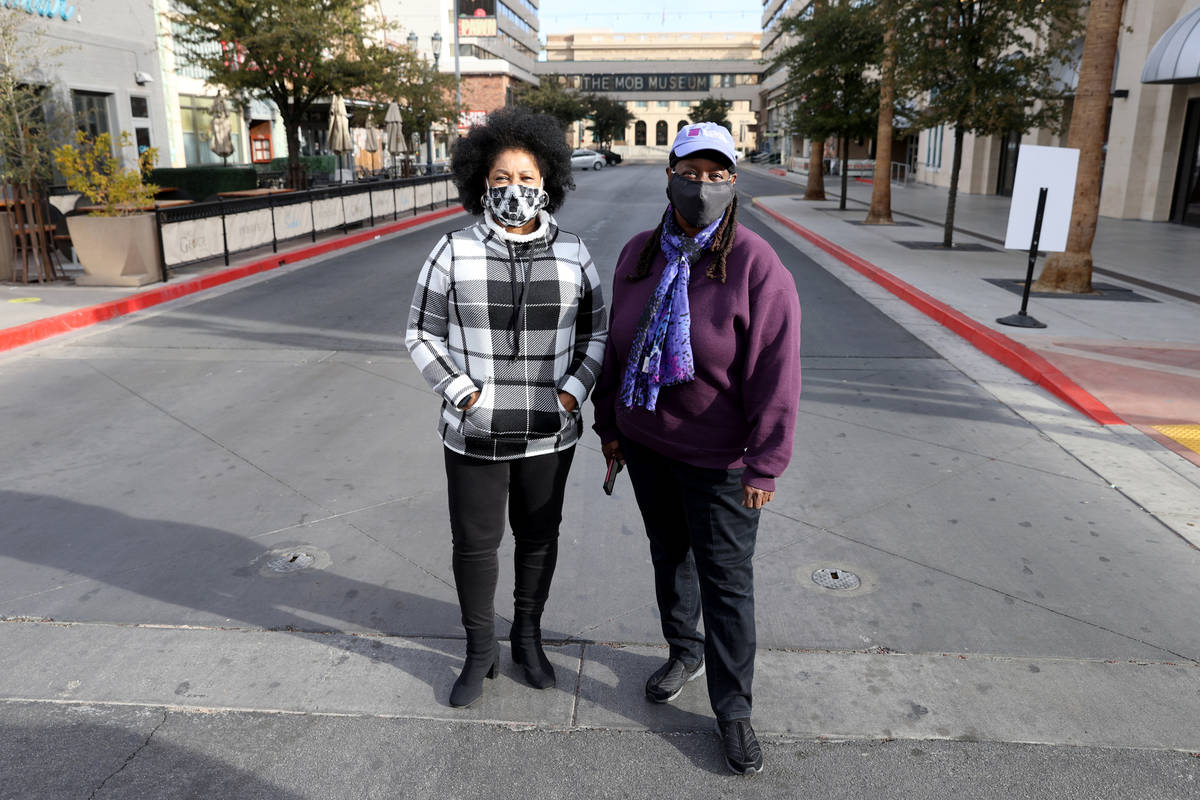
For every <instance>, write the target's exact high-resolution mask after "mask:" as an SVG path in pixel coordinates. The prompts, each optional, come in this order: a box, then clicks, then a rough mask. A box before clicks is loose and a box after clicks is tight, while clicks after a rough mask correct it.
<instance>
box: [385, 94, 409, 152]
mask: <svg viewBox="0 0 1200 800" xmlns="http://www.w3.org/2000/svg"><path fill="white" fill-rule="evenodd" d="M383 145H384V147H386V148H387V151H388V152H389V153H391V154H392V155H395V154H396V153H403V152H404V127H403V125H402V124H401V122H400V106H398V105H396V104H395V103H394V102H393V103H390V104H389V105H388V110H387V114H386V115H385V116H384V118H383Z"/></svg>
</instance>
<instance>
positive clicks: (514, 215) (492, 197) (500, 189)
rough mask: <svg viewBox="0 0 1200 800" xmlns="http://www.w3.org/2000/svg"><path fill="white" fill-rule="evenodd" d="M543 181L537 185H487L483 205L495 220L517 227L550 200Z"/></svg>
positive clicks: (534, 215)
mask: <svg viewBox="0 0 1200 800" xmlns="http://www.w3.org/2000/svg"><path fill="white" fill-rule="evenodd" d="M544 185H545V181H543V182H541V183H539V184H538V185H537V186H521V185H520V184H509V185H508V186H489V187H487V191H486V192H484V195H483V198H482V199H483V207H484V208H486V209H487V210H488V211H490V212H492V216H493V217H495V219H496V221H497V222H500V223H502V224H504V225H507V226H508V227H510V228H519V227H521V226H522V225H524V224H526V223H527V222H529V221H530V220H532V219H533V218H534V217H536V216H537V213H538V212H539V211H541V210H542V209H543V208H545V207H546V204H547V203H549V202H550V196H549V195H548V194H546V190H545V189H543V188H542V187H543V186H544Z"/></svg>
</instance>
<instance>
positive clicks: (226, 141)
mask: <svg viewBox="0 0 1200 800" xmlns="http://www.w3.org/2000/svg"><path fill="white" fill-rule="evenodd" d="M208 146H209V149H211V150H212V151H213V152H214V153H216V154H217V155H219V156H220V157H221V160H222V161H223V162H224V161H225V159H227V158H229V156H231V155H233V122H232V121H231V120H230V119H229V107H228V106H226V105H225V94H224V92H217V97H216V99H215V100H213V104H212V123H211V125H210V128H209V145H208Z"/></svg>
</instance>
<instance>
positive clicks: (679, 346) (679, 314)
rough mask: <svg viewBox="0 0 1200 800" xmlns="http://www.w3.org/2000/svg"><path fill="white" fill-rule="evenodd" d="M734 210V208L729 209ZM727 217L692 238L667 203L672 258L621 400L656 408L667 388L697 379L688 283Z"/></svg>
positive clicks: (642, 327)
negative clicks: (693, 356)
mask: <svg viewBox="0 0 1200 800" xmlns="http://www.w3.org/2000/svg"><path fill="white" fill-rule="evenodd" d="M727 213H728V212H727ZM722 219H724V215H722V216H721V217H719V218H717V220H716V221H715V222H713V223H712V224H711V225H709V226H708V227H706V228H704V229H703V230H701V231H700V232H699V233H697V234H696V235H695V236H688V235H687V234H686V233H684V232H683V230H682V229H680V227H679V225H678V223H676V222H675V213H674V209H673V208H671V207H670V206H667V214H666V221H665V222H664V223H663V231H662V240H661V247H662V251H663V255H665V256H666V257H667V265H666V267H664V268H663V274H662V277H661V278H660V279H659V281H658V286H656V287H655V289H654V293H653V294H652V295H650V299H649V301H647V303H646V309H645V311H643V312H642V321H641V322H640V323H638V328H637V333H636V334H635V335H634V337H633V346H632V347H630V348H629V358H628V359H627V360H626V362H625V373H624V374H623V375H622V377H621V393H620V399H621V403H622V404H623V405H624V406H625V407H626V408H633V407H634V406H641V407H642V408H645V409H646V410H647V411H653V410H654V409H655V406H656V405H657V404H658V391H659V389H661V388H662V387H664V386H674V385H675V384H677V383H687V382H688V381H690V380H692V379H694V378H695V377H696V368H695V366H694V365H693V363H692V313H691V308H690V306H689V304H688V284H689V283H690V282H691V277H692V270H691V267H692V264H693V263H695V261H696V260H697V259H698V258H700V254H701V253H703V252H704V251H705V250H707V249H708V246H709V244H710V243H711V242H712V238H713V235H714V234H715V233H716V232H717V228H718V227H720V225H721V220H722Z"/></svg>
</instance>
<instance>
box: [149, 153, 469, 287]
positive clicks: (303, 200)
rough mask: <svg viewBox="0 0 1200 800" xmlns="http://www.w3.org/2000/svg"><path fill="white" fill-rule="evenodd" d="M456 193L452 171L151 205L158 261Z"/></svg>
mask: <svg viewBox="0 0 1200 800" xmlns="http://www.w3.org/2000/svg"><path fill="white" fill-rule="evenodd" d="M456 199H457V194H456V192H455V190H454V187H453V184H452V182H451V180H450V177H449V176H448V175H430V176H422V177H415V178H399V179H392V180H374V181H362V182H358V183H348V184H344V185H331V186H323V187H320V188H314V189H306V190H302V191H289V192H283V191H280V192H273V193H269V194H264V195H262V196H260V197H249V198H238V199H228V200H225V199H217V200H212V201H208V202H204V203H193V204H189V205H184V206H176V207H171V208H158V209H155V212H154V220H155V225H156V226H157V228H158V244H159V264H160V266H161V268H162V277H163V280H166V278H167V270H168V269H169V268H172V267H181V266H186V265H188V264H196V263H199V262H202V261H209V260H213V259H217V258H223V259H224V261H225V265H226V266H228V265H229V257H230V255H233V254H236V253H242V252H246V251H249V250H256V249H259V248H263V247H266V246H267V245H270V246H271V252H274V253H277V252H279V245H280V243H281V242H287V241H291V240H294V239H299V238H303V237H309V238H311V240H312V241H313V242H315V241H316V240H317V234H318V233H320V232H323V231H330V230H335V229H337V228H341V229H342V232H343V233H346V232H348V231H349V228H350V227H351V226H354V227H358V226H360V225H363V224H368V225H372V226H373V225H375V223H376V222H377V221H381V220H386V219H387V218H388V217H390V218H391V219H392V220H393V221H395V220H398V219H399V218H400V216H401V215H405V216H408V215H410V214H411V215H412V216H416V215H417V214H418V213H420V212H421V211H422V210H426V209H429V210H431V209H434V208H437V207H439V206H442V207H448V206H450V205H451V204H452V203H453V202H454V201H455V200H456Z"/></svg>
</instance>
